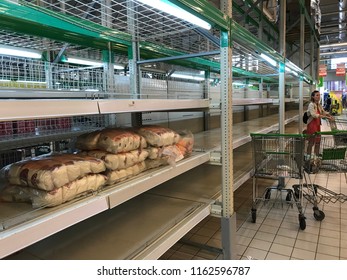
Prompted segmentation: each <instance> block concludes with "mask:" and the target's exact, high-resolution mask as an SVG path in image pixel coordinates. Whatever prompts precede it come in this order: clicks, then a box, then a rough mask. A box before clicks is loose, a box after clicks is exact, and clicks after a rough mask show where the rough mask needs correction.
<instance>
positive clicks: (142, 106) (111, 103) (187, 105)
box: [98, 99, 209, 114]
mask: <svg viewBox="0 0 347 280" xmlns="http://www.w3.org/2000/svg"><path fill="white" fill-rule="evenodd" d="M98 105H99V108H100V113H101V114H109V113H116V112H117V113H122V112H143V111H173V110H175V111H177V110H180V111H182V110H188V109H189V110H197V109H208V107H209V100H207V99H117V100H112V99H111V100H100V101H98Z"/></svg>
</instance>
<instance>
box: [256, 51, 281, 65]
mask: <svg viewBox="0 0 347 280" xmlns="http://www.w3.org/2000/svg"><path fill="white" fill-rule="evenodd" d="M260 57H261V58H262V59H264V60H266V61H267V62H268V63H270V64H271V65H272V66H274V67H276V66H277V62H276V61H275V60H273V59H272V58H270V57H268V56H267V55H266V54H263V53H262V54H261V55H260Z"/></svg>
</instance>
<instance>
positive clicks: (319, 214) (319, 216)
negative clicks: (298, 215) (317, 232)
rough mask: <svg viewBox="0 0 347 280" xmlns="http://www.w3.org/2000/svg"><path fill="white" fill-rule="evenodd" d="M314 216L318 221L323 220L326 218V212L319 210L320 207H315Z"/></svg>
mask: <svg viewBox="0 0 347 280" xmlns="http://www.w3.org/2000/svg"><path fill="white" fill-rule="evenodd" d="M313 217H314V218H315V219H316V220H317V221H323V220H324V218H325V214H324V212H323V211H321V210H319V209H318V207H313Z"/></svg>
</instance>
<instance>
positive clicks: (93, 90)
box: [85, 88, 99, 92]
mask: <svg viewBox="0 0 347 280" xmlns="http://www.w3.org/2000/svg"><path fill="white" fill-rule="evenodd" d="M85 91H90V92H98V91H99V90H98V89H93V88H88V89H86V90H85Z"/></svg>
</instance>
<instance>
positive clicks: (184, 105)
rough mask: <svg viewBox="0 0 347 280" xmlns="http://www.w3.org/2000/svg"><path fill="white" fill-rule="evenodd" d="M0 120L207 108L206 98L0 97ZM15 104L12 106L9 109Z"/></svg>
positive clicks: (207, 101)
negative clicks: (87, 98)
mask: <svg viewBox="0 0 347 280" xmlns="http://www.w3.org/2000/svg"><path fill="white" fill-rule="evenodd" d="M0 106H1V108H2V109H1V112H0V121H12V120H27V119H35V118H53V117H66V116H81V115H94V114H109V113H125V112H128V113H129V112H130V113H131V112H144V111H146V112H149V111H184V110H188V109H189V110H197V109H199V110H202V109H208V107H209V100H207V99H145V100H144V99H117V100H115V99H109V100H82V99H64V100H62V99H49V100H38V99H28V100H20V99H19V100H1V99H0ZM13 108H16V110H13Z"/></svg>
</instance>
